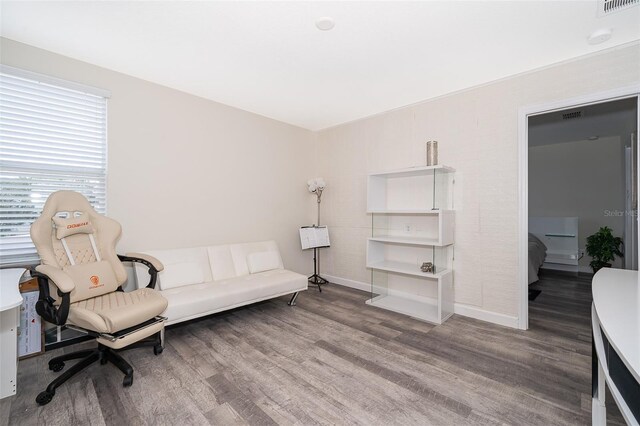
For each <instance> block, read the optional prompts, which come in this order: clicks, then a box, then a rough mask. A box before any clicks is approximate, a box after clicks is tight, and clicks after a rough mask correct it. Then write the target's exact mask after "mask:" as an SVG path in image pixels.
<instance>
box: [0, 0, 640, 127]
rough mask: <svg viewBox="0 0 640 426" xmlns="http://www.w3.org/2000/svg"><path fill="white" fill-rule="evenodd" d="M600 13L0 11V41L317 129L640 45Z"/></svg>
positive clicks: (21, 7) (546, 9) (443, 6)
mask: <svg viewBox="0 0 640 426" xmlns="http://www.w3.org/2000/svg"><path fill="white" fill-rule="evenodd" d="M597 4H598V2H597V0H590V1H552V2H546V1H506V2H505V1H496V2H494V1H472V2H464V1H456V2H452V1H442V2H399V1H389V2H325V1H321V2H304V1H298V2H265V1H260V2H210V1H199V2H187V1H164V2H162V1H158V2H156V1H150V2H141V1H118V2H115V1H95V2H94V1H76V2H73V1H71V2H68V1H62V2H58V1H45V2H34V1H2V3H1V4H0V7H1V10H0V12H1V15H2V16H1V19H2V20H1V25H0V34H1V35H2V36H4V37H7V38H10V39H13V40H16V41H20V42H23V43H27V44H30V45H33V46H36V47H40V48H43V49H47V50H50V51H53V52H56V53H60V54H63V55H66V56H69V57H72V58H76V59H80V60H82V61H86V62H89V63H92V64H96V65H99V66H102V67H105V68H109V69H112V70H115V71H119V72H122V73H126V74H129V75H133V76H136V77H139V78H142V79H145V80H148V81H152V82H155V83H159V84H162V85H165V86H169V87H172V88H175V89H178V90H182V91H185V92H188V93H192V94H195V95H198V96H202V97H204V98H208V99H211V100H214V101H217V102H221V103H224V104H227V105H231V106H234V107H237V108H241V109H244V110H247V111H251V112H255V113H258V114H261V115H264V116H267V117H271V118H274V119H276V120H280V121H283V122H287V123H291V124H294V125H297V126H300V127H304V128H307V129H311V130H319V129H323V128H327V127H331V126H335V125H337V124H340V123H344V122H348V121H353V120H356V119H359V118H362V117H366V116H370V115H373V114H377V113H380V112H383V111H388V110H391V109H394V108H398V107H402V106H405V105H409V104H412V103H415V102H419V101H422V100H426V99H430V98H433V97H437V96H440V95H444V94H447V93H450V92H454V91H458V90H462V89H465V88H469V87H472V86H476V85H479V84H482V83H486V82H489V81H493V80H496V79H499V78H502V77H507V76H510V75H514V74H517V73H521V72H524V71H528V70H532V69H535V68H539V67H543V66H546V65H550V64H553V63H557V62H559V61H563V60H567V59H570V58H574V57H578V56H581V55H585V54H589V53H592V52H595V51H598V50H602V49H606V48H609V47H612V46H616V45H620V44H624V43H628V42H631V41H635V40H638V39H640V25H638V22H640V7H632V8H630V9H627V10H624V11H621V12H617V13H613V14H610V15H608V16H606V17H603V18H598V17H597V14H596V8H597ZM323 16H330V17H332V18H333V19H334V20H335V28H334V29H333V30H331V31H319V30H318V29H317V28H316V27H315V25H314V22H315V20H316V19H317V18H319V17H323ZM600 28H611V29H612V31H613V36H612V38H611V39H610V40H609V41H607V42H604V43H602V44H599V45H595V46H594V45H589V44H588V43H587V37H588V36H589V34H591V33H592V32H593V31H594V30H597V29H600ZM106 89H108V88H106Z"/></svg>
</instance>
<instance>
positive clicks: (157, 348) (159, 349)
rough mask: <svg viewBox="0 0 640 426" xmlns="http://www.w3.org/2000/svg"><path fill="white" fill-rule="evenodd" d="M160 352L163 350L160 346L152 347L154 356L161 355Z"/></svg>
mask: <svg viewBox="0 0 640 426" xmlns="http://www.w3.org/2000/svg"><path fill="white" fill-rule="evenodd" d="M162 351H164V348H163V347H162V345H155V346H154V347H153V354H154V355H160V354H161V353H162Z"/></svg>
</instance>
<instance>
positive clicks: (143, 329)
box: [96, 316, 166, 349]
mask: <svg viewBox="0 0 640 426" xmlns="http://www.w3.org/2000/svg"><path fill="white" fill-rule="evenodd" d="M165 320H166V318H165V317H160V316H158V317H155V318H153V319H151V320H149V321H146V322H144V323H142V324H140V325H138V326H136V327H131V328H128V329H125V330H121V331H119V332H117V333H113V334H107V333H102V334H100V336H98V338H97V339H96V340H97V341H98V343H100V344H102V345H105V346H108V347H110V348H111V349H122V348H124V347H125V346H129V345H130V344H132V343H135V342H137V341H138V340H142V339H144V338H147V337H149V336H151V335H153V334H155V333H158V332H160V331H162V330H163V329H164V322H165Z"/></svg>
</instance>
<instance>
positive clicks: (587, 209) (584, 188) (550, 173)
mask: <svg viewBox="0 0 640 426" xmlns="http://www.w3.org/2000/svg"><path fill="white" fill-rule="evenodd" d="M624 210H625V175H624V143H623V141H622V140H621V138H620V137H618V136H612V137H603V138H600V139H598V140H595V141H591V140H582V141H574V142H565V143H556V144H550V145H542V146H534V147H530V148H529V216H572V217H573V216H576V217H579V218H580V222H579V228H578V232H579V239H578V245H579V247H580V248H581V249H582V250H584V249H585V246H586V240H587V237H588V236H589V235H591V234H593V233H595V232H597V231H598V229H600V227H602V226H608V227H610V228H611V229H613V234H614V235H615V236H618V237H624V221H625V218H624V216H612V215H610V214H607V211H610V212H612V211H619V212H624ZM590 261H591V257H589V256H587V255H586V254H585V256H584V257H583V258H582V259H581V260H580V266H581V268H580V269H581V270H583V271H585V272H591V269H590V268H589V262H590ZM613 265H614V267H622V261H621V259H616V261H615V262H614V264H613Z"/></svg>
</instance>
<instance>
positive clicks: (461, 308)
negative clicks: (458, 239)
mask: <svg viewBox="0 0 640 426" xmlns="http://www.w3.org/2000/svg"><path fill="white" fill-rule="evenodd" d="M323 277H324V278H326V279H327V280H329V282H330V283H332V284H338V285H341V286H344V287H350V288H355V289H357V290H362V291H366V292H371V284H369V283H364V282H362V281H355V280H350V279H347V278H341V277H336V276H333V275H327V274H323ZM453 313H455V314H458V315H462V316H465V317H469V318H474V319H478V320H481V321H486V322H490V323H493V324H498V325H503V326H505V327H511V328H518V318H517V317H514V316H511V315H505V314H500V313H497V312H490V311H486V310H484V309H481V308H479V307H477V306H471V305H464V304H462V303H454V305H453Z"/></svg>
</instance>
